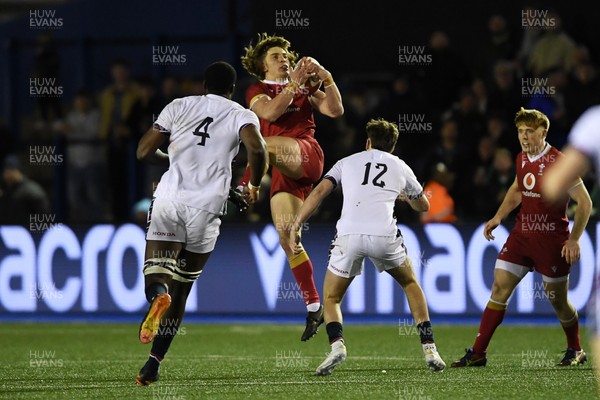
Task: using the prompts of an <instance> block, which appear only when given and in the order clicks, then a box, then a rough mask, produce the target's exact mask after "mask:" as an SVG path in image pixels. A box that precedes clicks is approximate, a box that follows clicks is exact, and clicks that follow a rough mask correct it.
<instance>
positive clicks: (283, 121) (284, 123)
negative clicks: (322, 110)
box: [246, 81, 318, 138]
mask: <svg viewBox="0 0 600 400" xmlns="http://www.w3.org/2000/svg"><path fill="white" fill-rule="evenodd" d="M307 85H309V84H308V83H307ZM286 86H287V83H283V84H280V83H277V82H272V81H262V82H258V83H255V84H253V85H250V87H248V90H247V91H246V103H247V104H248V107H249V108H250V109H252V105H253V104H254V101H256V100H257V99H258V98H259V97H260V96H262V95H267V96H269V97H270V98H271V99H272V98H274V97H275V96H277V95H278V94H279V93H281V91H282V90H283V89H284V88H285V87H286ZM309 87H310V85H309ZM317 89H318V87H315V86H313V87H310V89H306V88H304V87H301V88H299V89H298V91H297V92H296V94H295V95H294V100H293V101H292V104H290V105H289V106H288V108H287V110H286V111H285V112H284V113H283V114H282V115H281V116H280V117H279V118H277V120H276V121H274V122H269V121H265V120H264V119H262V118H259V119H260V131H261V133H262V134H263V136H265V137H268V136H288V137H293V138H302V137H307V136H310V137H314V136H315V119H314V115H313V108H312V105H311V104H310V100H309V97H310V95H311V94H312V93H314V92H315V91H316V90H317Z"/></svg>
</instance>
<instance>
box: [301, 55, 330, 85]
mask: <svg viewBox="0 0 600 400" xmlns="http://www.w3.org/2000/svg"><path fill="white" fill-rule="evenodd" d="M303 60H304V63H305V65H306V68H307V69H308V71H309V72H312V73H314V74H315V76H316V78H318V79H320V80H322V81H324V80H325V79H327V78H330V77H331V73H330V72H329V71H327V70H326V69H325V68H324V67H323V66H322V65H321V64H319V62H318V61H317V60H315V59H314V58H312V57H304V58H303Z"/></svg>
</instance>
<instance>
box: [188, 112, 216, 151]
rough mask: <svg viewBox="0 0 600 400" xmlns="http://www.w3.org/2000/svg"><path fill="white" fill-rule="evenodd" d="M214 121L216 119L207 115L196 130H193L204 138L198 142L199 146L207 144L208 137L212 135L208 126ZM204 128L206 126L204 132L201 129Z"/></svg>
mask: <svg viewBox="0 0 600 400" xmlns="http://www.w3.org/2000/svg"><path fill="white" fill-rule="evenodd" d="M213 121H214V120H213V119H212V118H211V117H206V118H204V119H203V120H202V122H200V125H198V126H197V127H196V129H195V130H194V132H193V134H194V135H196V136H201V137H202V140H201V141H200V142H199V143H196V144H197V145H198V146H205V145H206V139H207V138H209V137H210V135H209V134H208V126H209V125H210V123H211V122H213ZM202 128H204V132H201V131H200V129H202Z"/></svg>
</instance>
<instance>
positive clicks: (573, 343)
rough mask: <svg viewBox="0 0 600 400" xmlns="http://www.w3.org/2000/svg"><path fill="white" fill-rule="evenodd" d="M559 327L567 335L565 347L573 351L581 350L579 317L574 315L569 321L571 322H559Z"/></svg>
mask: <svg viewBox="0 0 600 400" xmlns="http://www.w3.org/2000/svg"><path fill="white" fill-rule="evenodd" d="M573 320H574V321H573ZM564 324H566V325H564ZM561 325H562V328H563V330H564V331H565V334H566V335H567V347H569V348H571V349H575V350H581V343H579V317H578V315H577V313H575V316H574V317H573V319H571V321H568V322H566V323H563V322H562V321H561Z"/></svg>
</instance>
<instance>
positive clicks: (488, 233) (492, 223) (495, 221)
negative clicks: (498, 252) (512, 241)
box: [483, 217, 502, 240]
mask: <svg viewBox="0 0 600 400" xmlns="http://www.w3.org/2000/svg"><path fill="white" fill-rule="evenodd" d="M500 222H502V221H500V218H497V217H494V218H492V219H490V220H489V221H488V222H487V224H485V228H483V236H484V237H485V238H486V239H487V240H494V239H496V238H495V237H494V235H492V231H493V230H494V229H496V227H497V226H498V225H500Z"/></svg>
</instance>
